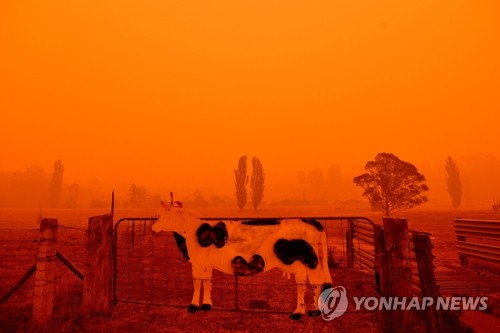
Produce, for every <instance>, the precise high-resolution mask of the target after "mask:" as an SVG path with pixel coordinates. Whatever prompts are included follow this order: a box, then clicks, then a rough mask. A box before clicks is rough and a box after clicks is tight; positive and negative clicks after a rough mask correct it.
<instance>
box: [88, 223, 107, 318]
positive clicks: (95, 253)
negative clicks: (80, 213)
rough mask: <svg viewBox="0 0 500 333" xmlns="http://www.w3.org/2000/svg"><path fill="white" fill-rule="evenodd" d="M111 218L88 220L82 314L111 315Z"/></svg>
mask: <svg viewBox="0 0 500 333" xmlns="http://www.w3.org/2000/svg"><path fill="white" fill-rule="evenodd" d="M112 243H113V216H112V215H111V214H106V215H101V216H94V217H91V218H89V227H88V238H87V253H88V258H89V260H88V263H87V270H86V272H85V278H84V280H83V299H82V311H83V313H84V314H86V315H96V314H97V315H105V316H109V315H111V304H112V299H113V297H112V282H113V278H112V276H113V253H112V249H113V247H112Z"/></svg>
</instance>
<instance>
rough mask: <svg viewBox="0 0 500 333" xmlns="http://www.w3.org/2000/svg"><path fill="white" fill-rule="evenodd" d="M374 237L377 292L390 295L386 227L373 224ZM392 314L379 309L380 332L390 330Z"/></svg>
mask: <svg viewBox="0 0 500 333" xmlns="http://www.w3.org/2000/svg"><path fill="white" fill-rule="evenodd" d="M373 238H374V245H375V282H376V285H377V293H378V294H379V296H380V297H388V296H389V294H390V284H391V280H390V272H389V259H388V253H387V252H386V250H385V237H384V229H383V228H382V227H381V226H379V225H375V226H373ZM390 324H391V316H390V313H389V311H386V310H378V311H377V327H378V331H379V332H390V327H391V325H390Z"/></svg>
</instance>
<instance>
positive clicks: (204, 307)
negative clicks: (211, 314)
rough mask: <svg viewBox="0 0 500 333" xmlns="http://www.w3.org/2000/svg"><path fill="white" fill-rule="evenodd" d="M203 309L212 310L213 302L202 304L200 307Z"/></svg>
mask: <svg viewBox="0 0 500 333" xmlns="http://www.w3.org/2000/svg"><path fill="white" fill-rule="evenodd" d="M200 309H201V310H203V311H209V310H212V304H202V305H201V307H200Z"/></svg>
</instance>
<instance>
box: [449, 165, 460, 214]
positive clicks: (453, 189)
mask: <svg viewBox="0 0 500 333" xmlns="http://www.w3.org/2000/svg"><path fill="white" fill-rule="evenodd" d="M445 168H446V173H447V174H448V177H447V178H446V185H447V186H448V193H449V194H450V198H451V206H452V207H453V208H455V209H457V208H458V207H460V204H461V203H462V181H461V179H460V170H459V169H458V166H457V164H456V163H455V161H454V160H453V158H451V156H448V158H447V159H446V165H445Z"/></svg>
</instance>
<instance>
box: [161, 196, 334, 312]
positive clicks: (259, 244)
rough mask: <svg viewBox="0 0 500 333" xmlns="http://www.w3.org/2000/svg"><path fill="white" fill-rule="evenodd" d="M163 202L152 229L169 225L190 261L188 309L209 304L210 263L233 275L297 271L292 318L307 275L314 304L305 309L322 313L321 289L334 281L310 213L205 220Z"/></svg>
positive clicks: (301, 306)
mask: <svg viewBox="0 0 500 333" xmlns="http://www.w3.org/2000/svg"><path fill="white" fill-rule="evenodd" d="M161 205H162V207H163V208H164V209H162V212H161V214H160V217H159V219H158V221H157V222H156V223H155V224H154V225H153V227H152V229H153V231H155V232H160V231H173V232H174V236H175V239H176V241H177V245H181V246H179V248H180V249H181V251H182V252H183V254H184V256H185V257H186V259H188V260H189V261H190V262H191V263H192V273H193V285H194V293H193V299H192V301H191V304H190V305H189V307H188V311H189V312H195V311H197V310H198V309H202V310H210V309H211V308H212V298H211V291H212V270H213V269H214V268H215V269H218V270H219V271H221V272H224V273H228V274H232V275H252V274H256V273H260V272H265V271H268V270H271V269H273V268H275V267H276V268H279V269H280V270H282V271H283V272H284V273H287V275H288V276H289V275H290V273H293V274H295V281H296V283H297V308H296V309H295V311H294V312H293V313H292V314H291V315H290V318H292V319H300V318H301V317H302V315H304V314H305V306H304V293H305V290H306V284H307V281H309V283H310V284H311V286H312V288H313V291H314V308H313V309H312V310H310V311H309V312H308V314H309V315H310V316H318V315H320V311H319V310H318V308H317V306H318V305H317V304H318V297H319V294H320V293H321V291H323V290H324V289H326V288H329V287H330V286H331V283H332V278H331V276H330V272H329V269H328V258H327V244H326V233H325V230H324V228H323V226H322V225H321V223H319V222H318V221H316V220H311V219H302V220H301V219H283V220H275V219H270V220H248V221H220V222H219V221H214V222H212V221H210V222H208V221H202V220H200V219H198V218H197V217H195V216H194V215H192V214H191V213H189V212H187V211H185V210H183V208H182V205H181V204H180V203H178V204H175V203H174V204H173V205H170V204H167V203H164V202H161ZM319 249H321V252H322V253H321V260H320V259H319V257H318V256H319V253H318V250H319ZM202 285H203V290H204V292H203V302H202V305H201V307H200V293H201V287H202Z"/></svg>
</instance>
